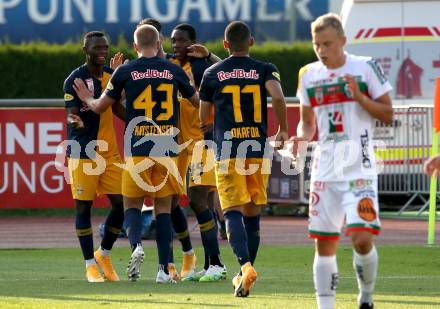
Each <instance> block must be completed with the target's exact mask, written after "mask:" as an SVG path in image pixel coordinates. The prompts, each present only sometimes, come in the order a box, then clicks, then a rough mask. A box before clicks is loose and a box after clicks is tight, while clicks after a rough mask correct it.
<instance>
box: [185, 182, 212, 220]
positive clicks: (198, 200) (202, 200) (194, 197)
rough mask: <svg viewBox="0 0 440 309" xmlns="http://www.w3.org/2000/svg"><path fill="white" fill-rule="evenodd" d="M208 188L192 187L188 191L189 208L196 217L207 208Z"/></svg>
mask: <svg viewBox="0 0 440 309" xmlns="http://www.w3.org/2000/svg"><path fill="white" fill-rule="evenodd" d="M207 203H208V188H204V187H192V188H190V190H189V206H190V207H191V209H192V210H193V211H194V213H195V214H196V215H198V214H200V213H202V212H203V211H205V210H206V209H207V208H208V204H207Z"/></svg>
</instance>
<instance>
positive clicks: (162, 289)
mask: <svg viewBox="0 0 440 309" xmlns="http://www.w3.org/2000/svg"><path fill="white" fill-rule="evenodd" d="M128 251H129V249H128V248H116V249H115V250H114V252H113V253H112V256H113V261H114V264H115V267H116V269H117V271H118V272H119V274H120V275H121V278H122V281H121V282H116V283H110V282H105V283H102V284H90V283H87V282H86V281H85V279H84V265H83V261H82V260H81V255H80V251H79V249H47V250H0V307H1V308H60V307H62V308H97V307H100V308H102V307H104V308H172V309H176V308H277V309H284V308H316V305H315V298H314V291H313V281H312V259H313V254H314V253H313V248H312V247H311V246H300V247H298V246H283V247H281V246H280V247H278V246H267V245H264V246H263V247H262V248H261V249H260V253H259V256H258V260H257V264H256V269H257V271H258V274H259V278H258V281H257V283H256V285H255V286H254V288H253V290H252V293H251V295H250V297H248V298H245V299H242V298H235V297H233V296H232V286H231V281H230V278H231V277H232V276H233V275H234V273H235V272H236V271H237V270H238V266H237V263H236V261H235V260H234V258H233V256H232V252H231V250H230V248H229V247H228V246H224V247H223V248H222V253H223V258H224V261H225V262H226V265H227V266H228V279H227V280H226V281H223V282H219V283H199V282H197V283H192V282H179V283H178V284H176V285H158V284H156V283H155V282H154V280H153V278H155V275H156V261H157V256H156V251H155V249H154V248H153V247H151V242H150V243H149V244H148V247H146V250H145V251H146V261H145V262H144V264H143V266H142V278H141V281H140V282H137V283H130V282H127V280H126V278H125V276H124V270H125V267H126V265H127V261H128V258H129V252H128ZM175 251H177V250H175ZM196 252H197V254H198V256H199V258H200V260H199V263H198V265H201V264H202V263H203V262H202V260H203V258H202V250H201V248H197V250H196ZM379 253H380V269H379V279H378V282H377V289H376V290H377V293H376V296H375V300H376V303H375V304H376V308H439V307H440V258H439V257H440V251H439V248H438V247H433V248H427V247H414V246H413V247H408V246H405V247H403V246H382V247H379ZM176 261H177V264H178V267H180V261H181V255H180V254H178V253H176ZM338 264H339V273H340V284H339V286H338V290H337V308H357V307H356V296H357V287H356V281H355V277H354V272H353V269H352V266H351V249H350V248H348V247H341V248H340V249H339V252H338Z"/></svg>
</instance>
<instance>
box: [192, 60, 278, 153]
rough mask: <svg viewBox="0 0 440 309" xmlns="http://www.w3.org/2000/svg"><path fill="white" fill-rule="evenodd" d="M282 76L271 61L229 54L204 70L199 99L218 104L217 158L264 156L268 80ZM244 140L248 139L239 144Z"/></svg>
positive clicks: (216, 119) (216, 123)
mask: <svg viewBox="0 0 440 309" xmlns="http://www.w3.org/2000/svg"><path fill="white" fill-rule="evenodd" d="M279 76H280V75H279V73H278V69H277V68H276V67H275V66H274V65H273V64H271V63H264V62H261V61H258V60H255V59H252V58H250V57H236V56H231V57H229V58H226V59H225V60H223V61H220V62H218V63H216V64H214V65H213V66H211V67H210V68H209V69H207V70H206V71H205V74H204V76H203V80H202V84H201V86H200V99H201V100H203V101H208V102H212V103H213V104H214V106H215V115H214V142H215V143H216V144H217V160H223V159H227V158H237V157H241V158H244V157H247V158H262V157H263V155H264V148H265V145H266V141H267V90H266V87H265V83H266V81H268V80H272V79H273V80H277V81H279V80H280V79H279ZM224 141H225V144H224V145H223V147H222V144H223V142H224ZM243 141H249V142H248V143H247V144H246V143H243V144H242V145H241V146H240V143H242V142H243ZM251 141H254V142H251ZM229 144H232V147H229V146H228V145H229ZM249 144H256V145H259V149H252V148H251V147H250V146H249ZM257 148H258V147H257ZM229 149H231V151H230V153H229Z"/></svg>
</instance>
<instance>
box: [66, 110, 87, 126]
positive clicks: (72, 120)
mask: <svg viewBox="0 0 440 309" xmlns="http://www.w3.org/2000/svg"><path fill="white" fill-rule="evenodd" d="M66 112H67V125H68V126H71V127H72V128H74V129H84V128H85V127H84V122H83V121H82V119H81V117H80V116H79V108H78V107H76V106H75V107H68V108H67V110H66Z"/></svg>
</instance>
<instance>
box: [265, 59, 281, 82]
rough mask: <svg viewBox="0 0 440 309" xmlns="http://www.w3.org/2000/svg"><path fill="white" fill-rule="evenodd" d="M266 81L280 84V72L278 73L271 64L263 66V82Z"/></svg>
mask: <svg viewBox="0 0 440 309" xmlns="http://www.w3.org/2000/svg"><path fill="white" fill-rule="evenodd" d="M268 80H276V81H278V82H281V78H280V72H279V71H278V68H277V67H276V66H275V65H274V64H272V63H266V64H265V76H264V82H267V81H268Z"/></svg>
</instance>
